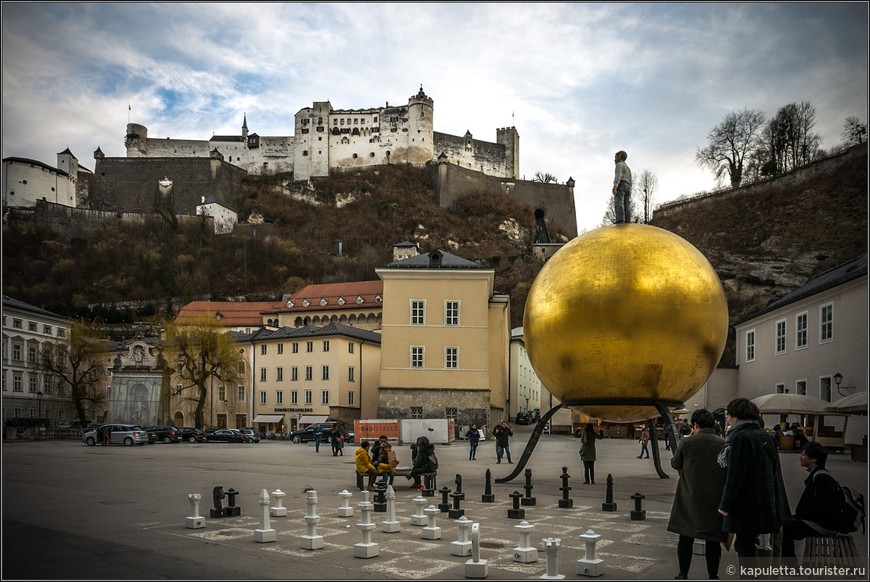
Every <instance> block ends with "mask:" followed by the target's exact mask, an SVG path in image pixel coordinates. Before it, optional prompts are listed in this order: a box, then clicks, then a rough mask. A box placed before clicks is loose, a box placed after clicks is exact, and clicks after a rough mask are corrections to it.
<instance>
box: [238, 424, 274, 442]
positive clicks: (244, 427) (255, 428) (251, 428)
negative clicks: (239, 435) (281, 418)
mask: <svg viewBox="0 0 870 582" xmlns="http://www.w3.org/2000/svg"><path fill="white" fill-rule="evenodd" d="M241 430H252V431H254V432H255V433H256V434H257V436H259V437H260V440H263V439H266V438H268V437H267V436H266V433H264V432H263V431H261V430H260V429H258V428H257V427H255V426H243V427H242V429H241Z"/></svg>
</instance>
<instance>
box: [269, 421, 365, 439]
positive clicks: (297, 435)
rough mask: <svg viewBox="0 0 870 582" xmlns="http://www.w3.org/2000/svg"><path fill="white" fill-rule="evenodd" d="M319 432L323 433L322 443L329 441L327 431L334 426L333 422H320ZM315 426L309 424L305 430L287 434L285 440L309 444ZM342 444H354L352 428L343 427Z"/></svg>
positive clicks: (312, 437) (301, 429)
mask: <svg viewBox="0 0 870 582" xmlns="http://www.w3.org/2000/svg"><path fill="white" fill-rule="evenodd" d="M319 424H320V431H321V432H322V433H323V436H322V439H323V440H322V442H324V443H326V442H328V441H329V431H330V430H331V429H332V425H334V424H335V422H333V421H329V422H321V423H319ZM315 426H317V424H316V423H315V424H310V425H308V426H306V427H305V428H300V429H297V430H294V431H292V432H290V434H288V435H287V436H286V437H285V439H286V440H288V441H293V442H294V443H297V444H299V443H309V442H313V441H314V427H315ZM344 442H346V443H352V442H354V434H353V428H349V427H348V426H347V425H345V426H344Z"/></svg>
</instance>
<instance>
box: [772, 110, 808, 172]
mask: <svg viewBox="0 0 870 582" xmlns="http://www.w3.org/2000/svg"><path fill="white" fill-rule="evenodd" d="M815 124H816V109H815V107H813V106H812V105H811V104H810V103H809V102H807V101H802V102H800V103H789V104H788V105H785V106H783V107H780V108H779V111H777V112H776V115H775V116H774V117H773V119H771V120H770V122H769V123H768V124H767V126H766V127H765V129H764V132H763V140H764V142H765V147H766V148H767V154H768V160H767V161H766V162H765V164H766V165H765V164H762V167H765V168H766V169H767V170H768V171H769V173H772V174H781V173H783V172H787V171H789V170H793V169H795V168H798V167H800V166H805V165H806V164H808V163H809V162H811V161H813V160H814V159H815V158H816V156H817V155H818V150H819V145H820V144H821V142H822V138H821V136H820V135H819V134H817V133H814V132H813V131H812V129H813V127H814V126H815Z"/></svg>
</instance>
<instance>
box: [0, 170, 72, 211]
mask: <svg viewBox="0 0 870 582" xmlns="http://www.w3.org/2000/svg"><path fill="white" fill-rule="evenodd" d="M3 178H4V184H3V206H4V208H5V207H25V208H26V207H32V206H35V205H36V202H37V201H38V200H44V201H46V202H53V203H55V204H63V205H66V206H73V207H74V206H76V203H77V191H76V181H75V180H73V179H71V178H70V176H69V175H67V174H66V172H58V171H57V170H56V169H54V168H51V167H49V166H48V165H46V164H43V163H41V162H37V161H35V160H32V161H31V160H25V159H24V158H17V159H14V160H13V159H9V158H7V159H6V160H4V161H3Z"/></svg>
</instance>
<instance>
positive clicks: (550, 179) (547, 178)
mask: <svg viewBox="0 0 870 582" xmlns="http://www.w3.org/2000/svg"><path fill="white" fill-rule="evenodd" d="M556 181H557V180H556V176H554V175H553V174H549V173H546V172H535V177H534V179H533V180H532V182H543V183H544V184H554V183H556Z"/></svg>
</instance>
